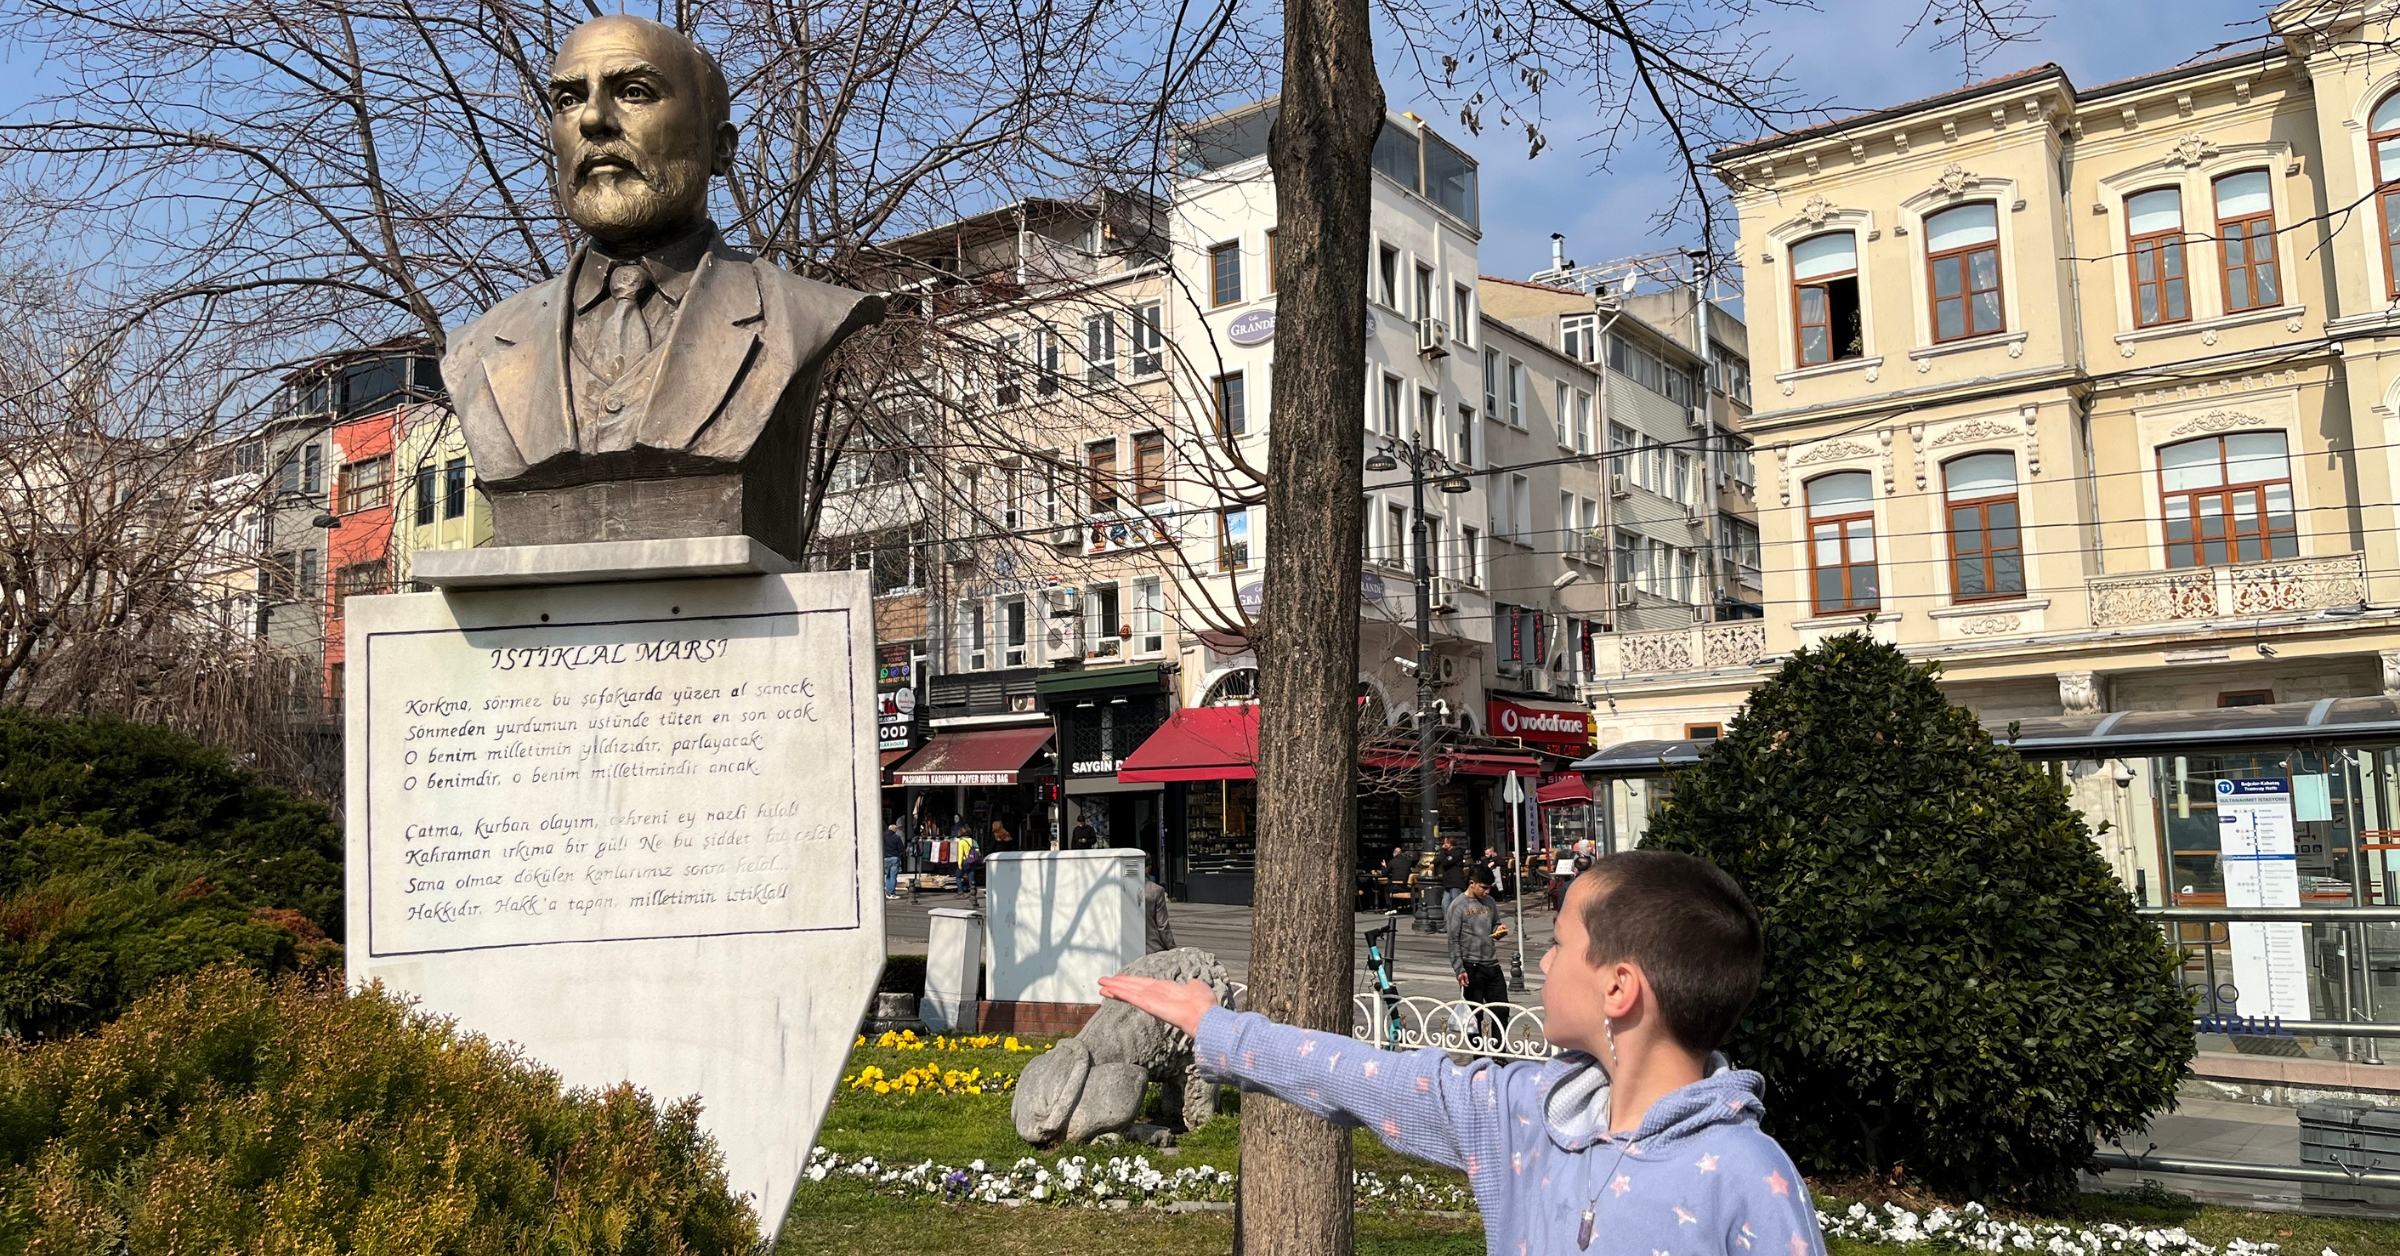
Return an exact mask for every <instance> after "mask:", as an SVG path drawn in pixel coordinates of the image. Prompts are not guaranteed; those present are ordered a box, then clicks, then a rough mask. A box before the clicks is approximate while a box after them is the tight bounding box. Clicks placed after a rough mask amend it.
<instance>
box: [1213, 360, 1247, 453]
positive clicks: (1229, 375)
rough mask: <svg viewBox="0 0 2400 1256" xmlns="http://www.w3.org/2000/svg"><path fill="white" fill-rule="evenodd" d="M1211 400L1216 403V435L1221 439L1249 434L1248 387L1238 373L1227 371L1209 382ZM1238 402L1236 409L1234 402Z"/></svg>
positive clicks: (1240, 373)
mask: <svg viewBox="0 0 2400 1256" xmlns="http://www.w3.org/2000/svg"><path fill="white" fill-rule="evenodd" d="M1209 392H1210V394H1211V400H1213V401H1214V402H1215V403H1216V411H1217V435H1218V436H1219V437H1222V438H1228V439H1230V438H1233V437H1238V436H1246V435H1248V434H1249V432H1250V386H1249V382H1248V381H1247V380H1245V379H1244V378H1243V377H1242V372H1240V371H1227V372H1225V373H1224V374H1223V375H1219V376H1217V377H1216V378H1215V379H1213V380H1211V381H1209ZM1237 401H1238V402H1239V403H1240V405H1239V407H1238V412H1237V407H1236V406H1235V405H1233V404H1232V403H1234V402H1237Z"/></svg>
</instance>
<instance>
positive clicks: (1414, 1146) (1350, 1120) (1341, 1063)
mask: <svg viewBox="0 0 2400 1256" xmlns="http://www.w3.org/2000/svg"><path fill="white" fill-rule="evenodd" d="M1100 993H1101V994H1103V995H1105V996H1106V997H1108V998H1112V999H1117V1000H1120V1001H1123V1002H1126V1003H1130V1004H1132V1005H1133V1006H1134V1007H1136V1008H1139V1009H1141V1010H1142V1011H1144V1012H1148V1013H1149V1014H1151V1015H1152V1016H1155V1017H1157V1018H1159V1019H1160V1020H1163V1021H1165V1022H1167V1023H1168V1024H1170V1025H1173V1026H1174V1027H1176V1028H1177V1029H1180V1030H1182V1031H1183V1032H1185V1033H1186V1034H1189V1035H1191V1037H1192V1041H1193V1043H1194V1047H1193V1058H1194V1059H1195V1061H1196V1062H1197V1063H1198V1064H1199V1066H1200V1071H1201V1072H1202V1073H1203V1074H1205V1075H1207V1076H1209V1077H1212V1078H1217V1079H1219V1080H1223V1081H1230V1082H1233V1083H1235V1084H1236V1085H1239V1086H1241V1087H1242V1088H1243V1089H1245V1090H1263V1091H1265V1092H1267V1093H1268V1094H1271V1095H1273V1096H1275V1097H1276V1098H1278V1099H1281V1100H1283V1101H1284V1102H1286V1103H1290V1104H1293V1105H1296V1106H1298V1107H1301V1108H1304V1109H1306V1110H1308V1111H1310V1112H1313V1113H1315V1114H1316V1115H1318V1116H1321V1117H1324V1118H1326V1119H1327V1120H1331V1121H1338V1122H1342V1123H1345V1124H1350V1125H1363V1126H1365V1127H1366V1128H1368V1129H1371V1130H1373V1131H1375V1134H1376V1136H1377V1137H1379V1138H1381V1139H1382V1140H1383V1141H1384V1144H1385V1145H1386V1146H1389V1147H1390V1148H1391V1149H1392V1150H1394V1151H1397V1152H1400V1153H1401V1154H1403V1155H1410V1156H1415V1157H1417V1158H1418V1159H1420V1160H1430V1161H1432V1162H1434V1163H1435V1164H1440V1165H1446V1166H1448V1167H1450V1168H1453V1169H1460V1170H1463V1171H1465V1172H1466V1173H1467V1175H1468V1176H1469V1177H1470V1178H1473V1177H1476V1176H1478V1175H1480V1174H1481V1173H1482V1172H1483V1170H1484V1169H1485V1168H1486V1167H1488V1166H1486V1165H1484V1164H1483V1163H1481V1159H1482V1157H1484V1156H1497V1154H1498V1152H1497V1149H1498V1148H1499V1147H1500V1146H1501V1145H1502V1143H1503V1131H1502V1130H1501V1128H1500V1125H1501V1122H1502V1121H1504V1120H1505V1119H1507V1117H1506V1113H1505V1111H1504V1110H1503V1108H1504V1097H1503V1096H1502V1094H1501V1093H1500V1087H1501V1085H1502V1073H1501V1069H1500V1068H1499V1067H1498V1066H1497V1065H1496V1064H1494V1063H1492V1062H1491V1061H1477V1062H1476V1063H1474V1064H1470V1065H1466V1066H1463V1067H1462V1066H1460V1065H1455V1064H1452V1063H1450V1061H1449V1058H1448V1057H1447V1056H1445V1055H1443V1054H1442V1053H1441V1052H1440V1051H1437V1050H1434V1049H1431V1048H1427V1049H1426V1050H1422V1051H1411V1052H1405V1053H1403V1052H1396V1051H1382V1050H1378V1049H1376V1047H1375V1045H1374V1044H1373V1043H1367V1042H1360V1041H1358V1040H1357V1039H1355V1038H1348V1037H1344V1036H1342V1035H1340V1034H1326V1033H1318V1032H1316V1031H1314V1030H1307V1029H1295V1028H1293V1027H1292V1026H1289V1025H1278V1024H1276V1023H1275V1022H1273V1021H1271V1020H1268V1019H1267V1018H1266V1017H1264V1016H1260V1015H1258V1014H1256V1013H1254V1012H1233V1011H1228V1010H1226V1009H1225V1008H1223V1007H1221V1006H1219V1005H1218V1003H1217V999H1216V995H1215V993H1214V992H1213V991H1211V990H1210V989H1209V988H1208V986H1207V984H1206V983H1203V982H1198V981H1187V982H1173V981H1161V980H1158V979H1156V978H1152V977H1103V978H1101V979H1100Z"/></svg>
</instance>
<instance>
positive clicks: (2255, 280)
mask: <svg viewBox="0 0 2400 1256" xmlns="http://www.w3.org/2000/svg"><path fill="white" fill-rule="evenodd" d="M2211 190H2212V191H2214V192H2215V194H2216V198H2217V252H2218V253H2219V254H2220V255H2221V256H2222V258H2223V263H2224V267H2225V312H2226V313H2228V314H2238V313H2240V312H2242V311H2243V310H2262V309H2265V308H2267V307H2268V306H2271V305H2280V304H2282V302H2283V285H2282V284H2281V283H2280V282H2279V281H2278V278H2277V276H2276V274H2275V201H2274V197H2273V196H2272V195H2270V194H2269V192H2268V190H2267V172H2266V171H2264V170H2244V171H2242V172H2241V173H2239V174H2229V175H2225V176H2223V177H2222V178H2219V179H2218V180H2217V181H2216V183H2215V184H2213V185H2212V187H2211Z"/></svg>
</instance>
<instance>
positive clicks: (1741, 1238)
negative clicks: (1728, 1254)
mask: <svg viewBox="0 0 2400 1256" xmlns="http://www.w3.org/2000/svg"><path fill="white" fill-rule="evenodd" d="M1757 1237H1758V1231H1756V1230H1753V1229H1751V1228H1750V1223H1749V1222H1747V1221H1745V1222H1743V1223H1742V1232H1741V1233H1740V1234H1737V1235H1734V1236H1733V1241H1734V1242H1736V1243H1739V1244H1741V1245H1742V1250H1743V1251H1745V1252H1746V1251H1749V1250H1750V1241H1751V1240H1752V1239H1755V1238H1757Z"/></svg>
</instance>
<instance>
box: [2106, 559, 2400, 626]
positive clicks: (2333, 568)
mask: <svg viewBox="0 0 2400 1256" xmlns="http://www.w3.org/2000/svg"><path fill="white" fill-rule="evenodd" d="M2085 589H2086V592H2087V593H2088V594H2089V596H2090V598H2091V606H2092V625H2093V626H2094V627H2096V628H2109V627H2118V626H2123V625H2127V624H2163V623H2172V622H2174V621H2176V620H2179V619H2217V618H2220V617H2226V616H2232V617H2242V616H2251V615H2273V614H2278V613H2281V612H2285V611H2321V610H2331V609H2334V608H2336V607H2343V606H2356V605H2358V604H2359V603H2361V602H2364V601H2366V600H2367V564H2366V556H2365V555H2363V554H2337V555H2334V556H2332V557H2329V558H2285V559H2278V560H2276V561H2273V562H2264V563H2243V564H2241V565H2239V566H2233V567H2193V568H2186V569H2184V570H2180V571H2154V572H2145V573H2143V574H2141V575H2133V576H2101V577H2098V578H2096V579H2093V580H2091V581H2090V582H2088V583H2087V584H2086V586H2085Z"/></svg>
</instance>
